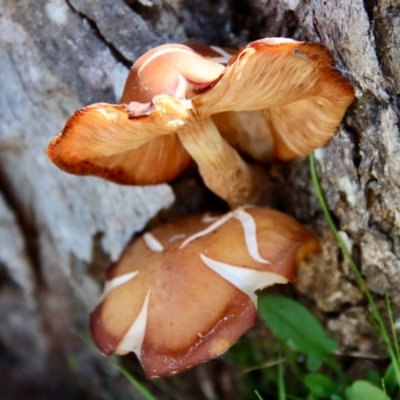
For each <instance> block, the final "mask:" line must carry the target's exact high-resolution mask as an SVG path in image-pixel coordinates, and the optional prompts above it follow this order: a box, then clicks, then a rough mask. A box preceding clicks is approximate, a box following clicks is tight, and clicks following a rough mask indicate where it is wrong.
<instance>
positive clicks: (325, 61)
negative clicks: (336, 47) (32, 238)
mask: <svg viewBox="0 0 400 400" xmlns="http://www.w3.org/2000/svg"><path fill="white" fill-rule="evenodd" d="M190 46H191V47H189V46H184V45H174V44H172V45H164V46H159V47H157V48H155V49H153V50H151V51H149V52H148V53H146V54H145V55H143V56H142V57H140V58H139V59H138V60H137V62H136V63H135V64H134V66H133V68H132V70H131V73H130V74H129V77H128V80H127V84H126V86H125V90H124V94H123V97H122V101H123V102H125V103H124V104H120V105H110V104H95V105H92V106H88V107H85V108H83V109H81V110H79V111H77V112H76V113H75V114H74V115H73V116H72V117H71V118H70V119H69V120H68V121H67V124H66V126H65V128H64V130H63V132H62V133H61V134H60V135H59V136H57V137H56V138H55V139H54V140H53V141H52V142H51V143H50V145H49V147H48V155H49V157H50V159H51V160H52V161H53V162H54V163H55V164H56V165H58V166H59V167H60V168H62V169H64V170H65V171H67V172H71V173H75V174H82V175H89V174H92V175H96V176H101V177H103V178H105V179H109V180H112V181H115V182H118V183H125V184H154V183H161V182H166V181H169V180H172V179H174V178H175V177H176V176H178V175H179V174H180V173H181V172H182V171H183V170H184V169H185V168H186V167H187V166H188V165H189V162H190V160H191V158H193V159H194V160H195V161H196V163H197V164H198V166H199V170H200V173H201V175H202V176H203V178H204V181H205V183H206V185H207V186H208V187H209V188H210V189H211V190H212V191H214V192H215V193H216V194H217V195H219V196H220V197H222V198H223V199H224V200H226V201H227V202H228V203H229V204H230V205H231V206H232V207H237V206H239V205H243V204H246V203H253V202H255V201H256V200H257V196H258V193H259V190H260V188H259V185H258V183H257V174H256V173H255V170H254V169H252V168H251V167H249V166H248V165H247V164H246V163H245V162H244V161H243V159H242V158H241V157H240V156H239V154H238V153H237V151H236V150H235V148H234V147H235V146H237V149H238V150H240V151H243V152H245V153H248V154H249V155H251V156H252V157H253V158H254V159H256V160H258V161H269V160H270V159H271V158H273V157H274V156H276V157H278V158H280V159H282V160H289V159H292V158H294V157H298V156H301V155H306V154H308V153H309V152H310V151H311V150H313V149H315V148H317V147H320V146H322V145H324V144H325V143H326V142H327V141H328V140H329V138H330V137H332V136H333V134H334V133H335V131H336V129H337V127H338V125H339V123H340V121H341V119H342V118H343V115H344V113H345V110H346V108H347V106H348V105H349V104H350V103H351V102H352V101H353V98H354V91H353V89H352V87H351V85H350V83H349V82H348V81H347V80H346V79H344V78H343V77H342V76H341V75H340V73H339V72H338V71H336V70H335V69H334V67H333V60H332V57H331V56H330V54H329V52H328V51H327V50H326V49H325V48H324V47H323V46H321V45H318V44H310V43H301V42H295V41H293V40H290V39H262V40H258V41H255V42H252V43H250V44H249V45H247V46H245V47H244V48H242V49H241V50H239V51H238V52H237V53H236V54H235V55H234V56H233V57H232V58H231V59H230V60H229V62H228V64H227V65H226V67H225V66H224V65H225V64H226V62H227V60H228V59H229V57H230V54H229V53H228V52H226V51H225V50H223V49H218V48H215V47H207V46H205V45H197V46H196V45H195V44H191V45H190ZM221 134H222V136H223V137H222V136H221ZM224 138H225V139H226V140H225V139H224ZM227 142H229V143H230V144H231V145H230V144H228V143H227ZM232 146H233V147H232ZM169 160H171V162H170V163H169Z"/></svg>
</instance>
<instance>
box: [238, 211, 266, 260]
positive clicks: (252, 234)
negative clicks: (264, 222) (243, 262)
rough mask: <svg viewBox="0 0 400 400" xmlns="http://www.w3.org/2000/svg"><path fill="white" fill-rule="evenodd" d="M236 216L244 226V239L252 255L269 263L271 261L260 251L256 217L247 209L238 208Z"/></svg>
mask: <svg viewBox="0 0 400 400" xmlns="http://www.w3.org/2000/svg"><path fill="white" fill-rule="evenodd" d="M235 218H236V219H238V220H239V221H240V222H241V224H242V226H243V229H244V239H245V241H246V246H247V250H248V251H249V253H250V255H251V257H252V258H253V259H254V260H256V261H258V262H259V263H263V264H269V261H267V260H264V259H263V258H262V257H261V256H260V253H259V252H258V243H257V227H256V222H255V221H254V218H253V217H252V216H251V215H250V214H249V213H247V212H246V211H243V210H240V209H239V210H237V212H236V214H235Z"/></svg>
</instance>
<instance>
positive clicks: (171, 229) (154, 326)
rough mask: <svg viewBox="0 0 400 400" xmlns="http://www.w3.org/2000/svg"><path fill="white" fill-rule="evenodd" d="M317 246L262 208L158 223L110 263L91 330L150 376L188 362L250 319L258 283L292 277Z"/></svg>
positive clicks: (108, 350)
mask: <svg viewBox="0 0 400 400" xmlns="http://www.w3.org/2000/svg"><path fill="white" fill-rule="evenodd" d="M318 250H319V246H318V243H317V242H316V240H315V238H314V237H313V235H312V234H311V233H310V232H309V231H308V230H307V229H306V228H304V227H303V226H302V225H300V224H299V223H298V222H296V221H295V220H293V219H292V218H290V217H289V216H286V215H284V214H282V213H280V212H277V211H273V210H271V209H266V208H260V207H246V208H240V209H237V210H235V211H232V212H230V213H228V214H225V215H214V216H213V217H210V216H209V215H204V216H200V215H197V216H192V217H188V218H184V219H181V220H178V221H175V222H171V223H167V224H164V225H161V226H159V227H157V228H155V229H153V230H152V231H151V232H149V233H146V234H145V235H143V236H142V237H141V238H139V239H137V240H135V241H134V242H133V243H132V244H131V245H130V246H129V247H128V248H127V250H126V251H125V253H124V255H123V256H122V258H121V259H120V260H119V261H118V262H117V263H116V264H114V265H113V266H111V267H110V269H109V271H108V273H107V282H106V286H105V293H104V295H103V298H102V301H101V303H100V304H99V306H98V307H97V308H96V309H95V310H94V312H93V313H92V315H91V319H90V327H91V332H92V336H93V338H94V340H95V342H96V344H97V346H98V347H99V349H100V350H101V351H102V352H103V353H105V354H112V353H117V354H126V353H128V352H130V351H133V352H135V353H136V354H137V356H138V357H139V359H140V361H141V363H142V365H143V367H144V369H145V371H146V374H147V376H148V377H157V376H165V375H171V374H174V373H176V372H179V371H182V370H185V369H187V368H190V367H193V366H194V365H197V364H199V363H202V362H205V361H208V360H210V359H212V358H215V357H217V356H218V355H220V354H221V353H223V352H225V351H226V350H227V349H228V348H229V347H230V346H232V345H233V344H234V343H235V342H236V341H237V340H238V338H239V337H240V336H241V335H242V334H243V333H244V332H246V331H247V330H248V329H250V328H251V327H252V326H253V324H254V322H255V318H256V295H255V293H254V292H255V291H256V290H258V289H262V288H264V287H266V286H270V285H272V284H275V283H286V282H287V281H288V280H293V279H295V277H296V267H297V264H298V263H299V262H300V261H301V259H302V258H304V256H305V255H307V254H309V253H315V252H318Z"/></svg>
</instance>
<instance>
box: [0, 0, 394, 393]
mask: <svg viewBox="0 0 400 400" xmlns="http://www.w3.org/2000/svg"><path fill="white" fill-rule="evenodd" d="M0 26H1V31H0V87H1V92H0V121H1V122H0V154H1V159H0V243H1V247H0V276H1V277H0V310H1V311H0V313H1V316H2V326H1V329H0V351H1V362H0V376H1V378H0V392H1V393H5V398H23V396H24V395H25V393H30V397H29V398H30V399H36V398H39V397H40V398H53V397H55V396H60V393H61V395H62V396H64V397H63V398H65V399H72V398H78V396H83V395H82V393H88V392H85V390H84V389H82V387H81V386H79V385H80V383H82V382H83V381H84V382H85V384H86V385H89V386H90V387H91V390H93V391H97V392H96V393H100V391H101V393H103V394H102V396H104V397H102V398H112V397H113V396H115V397H116V398H119V397H118V396H122V395H123V394H124V393H127V392H129V390H132V389H130V388H129V387H128V386H126V384H125V383H124V381H121V382H119V383H118V382H116V383H113V384H112V385H110V386H108V387H106V385H105V383H104V382H105V381H106V378H105V376H109V375H110V374H111V375H113V374H114V376H116V375H115V371H114V369H113V368H112V367H111V366H110V364H108V363H107V362H105V361H104V360H103V359H101V357H100V356H99V355H98V353H97V351H96V350H93V349H91V348H90V347H89V346H88V345H87V344H86V343H84V342H83V341H82V340H81V339H80V338H79V337H78V336H77V335H76V334H75V333H74V331H76V332H82V331H83V332H87V328H86V325H87V322H86V321H87V315H88V312H89V311H90V310H91V309H92V308H93V307H94V305H95V304H96V302H97V300H98V297H99V294H100V290H101V284H102V281H103V279H104V278H103V273H104V271H105V268H106V266H107V264H108V263H109V261H110V260H116V259H117V258H118V256H119V255H120V253H121V251H122V249H123V248H124V246H125V245H126V244H127V243H128V242H129V240H130V239H131V237H132V236H133V235H134V234H135V233H136V232H139V231H141V230H142V229H143V228H144V227H145V225H146V223H147V222H148V221H149V220H150V219H151V218H153V217H154V216H155V215H156V214H157V213H158V212H159V211H160V210H161V209H163V208H168V207H170V206H171V204H172V203H173V201H174V194H173V191H172V189H171V187H170V186H168V185H159V186H154V187H145V188H141V187H124V186H118V185H115V184H112V183H107V182H105V181H102V180H100V179H97V178H91V177H76V176H71V175H68V174H66V173H63V172H62V171H60V170H58V169H57V168H55V167H54V166H53V165H52V164H51V163H50V161H49V160H48V159H47V157H46V155H45V149H46V146H47V144H48V142H49V141H50V140H51V139H52V138H53V137H54V136H55V135H56V134H57V133H58V132H59V131H60V130H61V128H62V127H63V124H64V123H65V121H66V119H67V118H68V116H69V115H70V114H72V113H73V112H74V111H75V110H76V109H78V108H80V107H82V106H83V105H87V104H91V103H95V102H109V103H115V102H117V101H118V99H119V96H120V95H121V92H122V87H123V84H124V80H125V78H126V75H127V73H128V68H129V67H130V65H131V64H132V63H133V61H134V60H135V59H136V58H137V57H138V56H139V55H141V54H142V53H144V52H145V51H146V50H148V49H150V48H151V47H154V46H156V45H159V44H163V43H166V42H178V43H179V42H182V41H183V40H185V39H187V38H194V39H196V40H198V41H201V42H204V43H207V44H215V45H223V46H227V47H239V46H241V45H243V44H244V43H246V42H249V41H251V40H255V39H258V38H261V37H271V36H284V37H292V38H295V39H299V40H306V41H312V42H319V43H322V44H324V45H325V46H326V47H328V48H329V50H330V51H331V52H332V54H333V57H334V58H335V60H336V67H337V68H338V69H339V70H341V71H342V73H343V75H344V76H346V77H347V78H348V79H349V80H350V81H351V82H352V83H353V85H354V87H355V89H356V95H357V100H356V101H355V102H354V104H353V105H352V106H351V107H350V109H349V110H348V112H347V115H346V117H345V119H344V121H343V124H342V125H341V127H340V129H339V131H338V133H337V135H336V136H335V137H334V138H333V139H332V140H331V141H330V143H329V144H328V145H327V146H325V148H323V149H320V150H318V151H317V152H316V160H317V164H318V171H319V175H320V178H321V181H322V186H323V189H324V191H325V195H326V198H327V200H328V204H329V208H330V210H331V211H332V213H333V215H334V217H335V218H336V221H337V224H338V227H339V229H340V232H341V234H342V235H343V238H344V239H345V241H346V243H348V245H349V247H350V248H351V250H352V252H353V255H354V257H355V258H356V261H357V263H358V265H359V267H360V269H361V271H362V273H363V275H364V276H365V278H366V280H367V283H368V286H369V288H370V289H371V290H372V291H373V292H374V293H376V294H377V295H382V294H383V293H384V290H385V289H386V290H387V291H388V293H389V295H390V297H391V299H392V301H393V303H394V304H400V285H399V282H400V260H399V257H400V185H399V182H400V140H399V138H400V132H399V115H400V110H399V108H400V100H399V93H400V6H399V4H398V3H397V1H396V0H365V1H364V2H363V1H361V0H353V1H351V2H346V1H323V0H308V1H301V0H280V1H267V0H265V1H263V0H246V1H244V0H243V1H240V0H217V1H211V0H208V1H204V0H164V1H162V0H125V1H123V0H98V1H84V0H47V1H45V0H35V1H34V0H21V1H18V2H16V1H13V0H3V1H2V2H1V3H0ZM268 173H269V176H270V177H271V180H272V181H273V186H274V197H275V199H274V200H275V203H276V204H277V205H278V206H279V208H280V209H282V210H284V211H286V212H288V213H289V214H291V215H293V216H295V217H296V218H297V219H299V220H300V221H301V222H303V223H305V224H307V225H308V226H309V227H311V229H313V230H314V231H315V232H316V233H317V235H318V236H319V238H320V240H321V244H322V246H323V254H322V256H321V257H319V258H318V259H316V258H314V259H312V260H311V261H309V262H308V263H304V264H303V266H302V268H301V273H300V277H299V281H298V283H297V286H296V288H297V290H298V291H299V292H300V293H303V294H304V295H305V296H306V297H308V298H310V299H311V300H312V301H313V304H316V306H317V307H318V308H319V309H320V310H321V311H323V312H327V313H331V312H335V313H337V316H336V317H335V318H328V327H329V329H330V330H331V332H332V333H333V334H335V335H336V336H337V337H338V338H339V339H341V340H340V342H341V350H342V351H343V352H358V353H360V352H361V353H373V351H374V350H373V348H372V344H371V343H373V340H372V339H371V340H369V338H370V335H371V327H370V326H369V325H368V324H367V322H366V318H365V310H364V309H363V308H360V304H362V294H361V292H360V290H359V289H358V287H357V285H356V283H355V280H354V278H353V275H352V273H351V271H349V268H348V265H347V263H346V262H345V261H344V260H343V258H342V256H341V254H340V251H339V249H338V246H337V244H336V243H335V240H334V238H333V236H332V234H331V233H330V231H329V228H328V225H327V223H326V221H325V219H324V217H323V215H322V213H321V210H320V207H319V205H318V202H317V200H316V196H315V192H314V190H313V187H312V184H311V180H310V175H309V169H308V161H307V160H306V159H303V160H297V161H295V162H292V163H289V164H286V165H282V164H280V165H274V166H272V167H271V168H270V169H269V171H268ZM193 188H194V189H193ZM175 189H177V192H176V193H177V194H176V196H177V197H178V199H179V200H180V202H179V203H177V204H178V208H179V210H178V211H174V213H180V214H183V213H185V212H188V210H190V211H195V210H196V209H199V208H201V207H204V204H206V202H207V196H208V194H207V192H206V191H205V190H204V189H203V188H202V187H200V186H199V183H198V182H195V181H194V180H193V178H192V176H189V177H188V176H186V178H183V179H182V180H181V181H180V182H178V183H177V184H175ZM188 196H189V197H193V199H192V200H190V201H188V200H185V201H186V203H184V204H182V202H183V199H184V198H187V197H188ZM204 199H206V200H204ZM170 215H171V213H170V214H169V216H170ZM330 315H332V314H330ZM352 329H353V330H352ZM360 332H362V333H365V335H366V337H368V340H367V341H366V342H365V341H364V342H362V343H361V342H360V341H359V339H358V338H359V334H360ZM371 337H372V336H371ZM68 365H69V367H70V368H69V369H68ZM77 365H78V366H79V368H78V367H76V366H77ZM74 366H75V367H76V368H78V370H79V371H78V372H76V373H75V372H74ZM199 371H200V372H198V373H197V374H198V375H201V374H202V373H203V372H201V371H203V369H201V368H200V369H199ZM71 379H73V384H72V385H71ZM115 379H117V378H115ZM199 379H200V378H199ZM232 379H233V378H232ZM81 380H82V382H81ZM7 396H8V397H7ZM45 396H48V397H45ZM107 396H108V397H107ZM110 396H111V397H110ZM131 396H132V395H131ZM89 397H90V396H89V395H87V397H79V398H89ZM95 398H99V397H95ZM200 398H211V397H207V395H204V397H200ZM230 398H233V397H230Z"/></svg>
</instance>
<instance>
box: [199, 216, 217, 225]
mask: <svg viewBox="0 0 400 400" xmlns="http://www.w3.org/2000/svg"><path fill="white" fill-rule="evenodd" d="M219 218H220V217H219V216H218V217H212V216H211V215H210V213H205V214H204V216H203V218H202V219H201V222H203V224H209V223H210V222H214V221H216V220H217V219H219Z"/></svg>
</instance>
